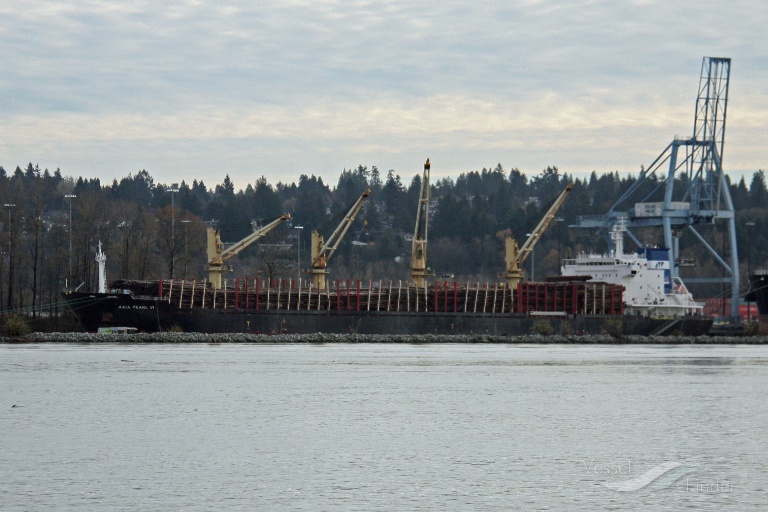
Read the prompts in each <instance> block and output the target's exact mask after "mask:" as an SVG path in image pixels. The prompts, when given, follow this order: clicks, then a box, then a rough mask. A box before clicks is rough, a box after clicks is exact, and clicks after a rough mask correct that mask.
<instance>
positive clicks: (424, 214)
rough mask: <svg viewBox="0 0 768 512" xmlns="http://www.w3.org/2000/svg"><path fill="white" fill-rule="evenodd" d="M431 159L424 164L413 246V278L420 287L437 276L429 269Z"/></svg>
mask: <svg viewBox="0 0 768 512" xmlns="http://www.w3.org/2000/svg"><path fill="white" fill-rule="evenodd" d="M429 168H430V163H429V158H427V161H426V162H425V163H424V173H423V175H422V178H421V192H420V193H419V206H418V210H417V211H416V228H415V229H414V230H413V242H412V246H411V277H412V278H413V283H414V284H415V285H416V286H418V287H420V288H421V287H423V286H424V279H425V278H427V277H429V276H433V275H435V273H434V272H432V271H431V270H429V269H428V268H427V230H428V228H429V188H430V187H429Z"/></svg>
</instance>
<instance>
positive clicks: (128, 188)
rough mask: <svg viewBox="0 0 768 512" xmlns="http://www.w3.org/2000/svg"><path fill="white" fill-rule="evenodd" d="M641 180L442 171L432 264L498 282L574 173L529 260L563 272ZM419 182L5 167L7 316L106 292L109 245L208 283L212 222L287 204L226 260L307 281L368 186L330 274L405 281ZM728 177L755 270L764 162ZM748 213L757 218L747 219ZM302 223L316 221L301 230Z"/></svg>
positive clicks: (3, 287)
mask: <svg viewBox="0 0 768 512" xmlns="http://www.w3.org/2000/svg"><path fill="white" fill-rule="evenodd" d="M433 172H436V169H435V168H434V167H433ZM636 180H637V177H635V176H631V175H630V176H626V177H621V176H620V175H619V174H618V173H617V172H613V173H605V174H600V175H598V174H597V173H596V172H593V173H592V174H591V175H590V176H589V177H586V178H574V176H572V175H569V174H567V173H561V172H560V171H559V170H558V169H557V167H547V168H546V169H544V170H543V171H541V172H540V173H538V174H536V175H533V176H529V175H526V174H524V173H522V172H521V171H520V170H518V169H516V168H513V169H511V170H509V171H507V170H506V169H504V168H503V167H502V166H501V164H499V165H497V166H496V167H494V168H489V169H485V168H484V169H482V170H480V171H470V172H466V173H462V174H461V175H460V176H458V177H457V178H455V179H452V178H441V179H435V178H434V177H433V179H432V191H431V192H432V207H431V216H430V228H429V253H428V254H429V258H428V261H429V265H430V267H431V268H432V269H434V271H435V272H436V275H437V278H438V279H441V280H457V281H459V282H481V283H486V282H493V281H495V280H496V279H497V277H496V276H497V274H498V273H499V272H502V271H503V270H504V268H503V267H504V255H503V238H504V236H505V235H506V234H507V233H511V234H513V235H514V236H515V237H516V238H518V239H519V240H520V243H521V244H522V241H523V240H524V239H525V237H526V234H527V233H528V232H530V229H531V228H532V226H533V225H534V224H535V222H537V221H538V220H539V218H540V217H541V215H542V214H543V208H544V206H545V205H546V204H547V203H548V202H549V201H550V200H551V199H552V198H554V197H555V196H556V195H557V194H559V193H560V191H561V190H562V189H563V188H564V187H565V186H566V184H567V183H569V182H570V181H574V182H575V186H574V188H573V190H572V192H571V193H570V195H569V197H568V198H567V200H566V202H565V204H564V205H563V207H562V208H561V209H560V211H559V212H558V214H557V215H558V219H557V222H554V223H553V224H552V225H551V226H550V228H549V230H548V231H547V232H546V233H545V235H544V236H543V237H542V239H541V240H540V241H539V243H538V244H537V245H536V248H535V251H534V254H533V255H532V257H531V258H529V261H528V262H527V263H526V269H527V270H531V265H532V264H533V265H535V277H536V278H537V279H542V278H543V277H545V276H546V275H551V274H557V273H558V272H559V261H560V259H562V258H564V257H567V256H569V255H570V256H573V255H576V254H577V253H579V252H581V251H583V250H591V251H594V250H598V251H601V250H606V249H607V242H606V241H605V238H604V234H601V233H596V232H590V231H586V230H581V229H575V228H570V227H569V226H570V225H573V224H575V223H576V222H577V221H578V218H579V217H580V216H582V215H601V214H604V213H605V212H606V211H607V210H608V209H609V208H610V207H611V206H612V205H613V203H614V202H615V200H616V199H617V198H618V197H620V196H621V195H622V194H623V193H624V192H625V191H626V190H628V189H629V188H630V187H631V186H632V185H633V184H634V183H635V182H636ZM657 180H658V178H656V177H654V176H651V177H650V178H649V179H647V180H646V182H645V183H644V185H643V187H644V188H646V189H647V193H648V198H647V199H645V201H660V200H661V198H660V197H656V198H654V197H653V191H654V190H658V189H661V188H663V187H659V186H658V185H659V181H657ZM420 187H421V174H420V172H418V173H417V172H413V173H410V172H409V174H408V175H405V174H404V173H403V176H401V174H399V173H397V172H396V171H394V170H390V171H388V172H386V173H385V174H382V173H381V172H380V171H379V170H378V169H377V168H376V167H375V166H373V167H371V168H368V167H366V166H362V165H361V166H358V167H357V168H355V169H348V170H347V169H345V170H343V171H342V172H341V174H340V176H339V177H338V179H337V180H336V183H335V184H334V185H332V186H331V185H330V184H328V183H326V182H324V180H323V179H322V178H321V177H317V176H314V175H312V176H308V175H301V176H300V177H299V179H298V180H297V181H295V182H291V183H282V182H280V183H277V184H270V183H269V182H268V181H267V180H266V179H265V178H264V177H263V176H262V177H260V178H258V179H256V180H255V181H254V182H253V183H251V184H248V186H247V187H246V188H245V189H244V190H235V187H234V185H233V183H232V181H231V179H230V177H229V176H226V177H224V179H223V181H222V182H221V183H219V184H216V185H214V186H212V187H209V186H208V185H206V184H205V183H204V182H203V180H202V179H201V180H197V179H195V180H193V181H192V183H187V182H186V181H184V182H182V183H179V184H164V183H155V180H154V178H153V177H152V176H151V175H150V173H149V172H147V171H145V170H141V171H138V172H136V173H135V174H130V175H128V176H126V177H124V178H122V179H120V180H114V181H113V182H112V183H110V184H102V183H101V181H100V180H99V179H83V178H77V179H75V178H72V177H69V176H62V173H61V171H60V170H59V169H57V170H56V171H54V172H49V170H48V169H44V170H41V169H40V168H39V167H38V166H35V165H33V164H31V163H30V164H28V165H27V166H26V168H24V169H22V168H21V167H16V169H15V170H14V171H13V172H12V173H10V174H9V173H8V172H6V170H5V169H4V168H3V167H0V198H2V204H3V205H4V208H3V210H4V211H3V212H2V217H1V218H2V222H0V226H2V230H1V231H0V305H2V308H3V310H4V311H6V313H7V312H9V311H16V310H25V311H35V312H36V313H37V312H45V313H56V312H57V311H59V306H58V305H57V304H58V303H59V301H58V298H57V297H58V294H59V292H60V291H61V290H63V289H65V288H67V287H68V288H80V289H84V290H93V289H95V288H96V283H97V266H96V263H95V261H94V256H95V253H96V250H97V248H98V244H99V243H101V244H102V247H103V250H104V252H105V253H106V254H107V274H108V278H109V279H117V278H125V279H159V278H169V277H172V278H187V279H197V280H198V281H200V280H202V279H204V278H205V277H206V273H205V271H204V266H205V264H206V254H205V248H206V235H205V230H206V228H207V226H209V225H214V226H216V227H217V228H218V229H220V232H221V237H222V240H224V241H226V242H236V241H238V240H240V239H242V238H244V237H245V236H247V235H248V234H249V233H251V232H252V230H253V228H254V226H256V225H260V224H264V223H266V222H269V221H270V220H272V219H274V218H276V217H278V216H280V215H281V214H283V213H290V214H291V215H292V221H291V223H284V224H282V225H281V226H280V227H279V228H278V229H276V230H274V231H273V232H272V233H270V235H268V236H267V237H265V238H264V239H262V240H260V241H259V243H257V244H254V245H253V246H251V247H249V248H248V249H246V250H244V251H243V252H242V253H240V255H238V256H236V257H235V258H232V259H231V260H229V261H228V262H227V263H229V264H232V265H233V267H234V272H233V276H259V277H261V278H292V279H295V278H297V277H298V276H299V272H298V270H297V260H299V261H301V267H303V268H305V267H306V266H307V265H308V259H309V240H310V233H311V231H312V230H313V229H318V230H320V231H321V232H323V233H324V234H326V235H328V234H329V233H330V232H331V231H332V230H333V228H334V227H335V225H334V223H333V222H332V220H333V219H337V218H338V216H339V215H341V214H343V213H344V212H345V211H346V210H347V209H348V208H349V206H350V205H351V204H352V203H353V202H354V201H355V200H356V199H357V198H358V197H359V195H360V194H361V193H362V192H363V191H364V190H365V189H367V188H370V189H371V190H372V192H373V193H372V195H371V197H370V198H369V200H368V201H367V203H366V204H365V207H364V209H363V211H362V212H361V213H360V215H359V216H358V218H357V219H356V221H355V224H354V227H353V229H352V230H350V232H349V233H348V234H347V237H346V239H345V243H343V244H342V246H341V248H340V249H339V250H338V251H337V253H336V254H335V255H334V257H333V260H332V261H331V263H330V269H331V272H332V273H331V276H330V278H331V279H337V278H343V279H361V280H364V281H367V280H379V279H383V280H386V281H388V280H394V281H397V280H403V281H405V280H407V279H408V270H409V259H410V242H409V241H408V239H407V237H408V235H410V234H412V231H413V228H414V222H415V213H416V205H417V203H418V198H419V190H420ZM729 187H730V191H731V196H732V198H733V201H734V206H735V208H736V210H737V226H738V228H737V229H738V232H739V233H738V239H739V241H740V244H741V245H740V247H739V255H740V260H741V261H742V264H743V265H744V267H743V269H742V272H743V274H746V270H747V269H746V265H747V262H748V261H749V264H750V265H751V266H752V267H753V268H755V267H757V266H760V265H763V264H765V263H766V261H765V260H766V255H767V254H768V235H766V234H765V233H766V229H765V227H766V226H765V223H764V219H765V218H766V208H768V206H766V198H768V190H767V189H766V182H765V173H764V172H763V171H757V172H755V173H754V174H753V176H752V178H751V180H750V181H749V183H747V181H746V180H745V179H744V178H742V179H740V180H739V181H738V182H736V183H730V182H729ZM677 188H678V189H683V188H684V187H677ZM641 197H644V195H641ZM70 221H71V222H70ZM747 222H750V223H754V224H755V225H754V226H747V224H746V223H747ZM298 226H302V227H303V228H305V229H294V228H296V227H298ZM750 228H751V229H750ZM697 229H700V230H703V231H708V233H707V236H711V237H713V239H714V240H720V239H724V237H723V236H720V235H718V233H720V232H722V230H723V227H722V226H718V225H713V226H709V227H707V226H704V227H701V228H697ZM747 229H749V236H747V233H746V230H747ZM718 230H720V231H718ZM639 236H641V237H642V241H643V242H644V243H646V244H658V245H661V244H662V240H661V232H660V230H659V231H656V232H654V231H650V230H647V231H641V232H639ZM689 237H692V235H690V234H685V233H684V234H683V238H682V239H681V248H682V249H681V251H682V256H683V257H685V258H688V259H695V260H696V266H695V267H692V268H691V269H686V270H685V272H687V273H688V274H689V275H697V276H699V275H701V276H704V275H719V270H718V268H719V267H717V266H716V265H715V262H714V258H713V257H712V256H711V255H709V254H708V253H706V251H701V250H700V246H699V247H696V246H695V240H693V239H692V238H689ZM718 237H719V238H718ZM297 239H298V241H299V242H300V246H299V247H297V246H296V242H297ZM352 242H355V243H352ZM627 245H628V246H631V244H629V243H628V244H627ZM443 275H445V276H446V277H442V276H443ZM450 276H452V277H450ZM684 276H685V274H684ZM302 277H304V275H303V274H302ZM718 286H719V285H718ZM692 288H694V291H696V289H695V287H692ZM719 293H720V292H719V288H709V289H707V288H704V287H703V285H702V287H701V289H700V291H699V294H700V295H702V296H714V295H718V294H719Z"/></svg>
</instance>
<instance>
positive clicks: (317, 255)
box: [307, 189, 371, 290]
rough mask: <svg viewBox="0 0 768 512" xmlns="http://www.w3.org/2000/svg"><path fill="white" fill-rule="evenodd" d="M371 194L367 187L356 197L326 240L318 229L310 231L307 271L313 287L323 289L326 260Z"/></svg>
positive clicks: (326, 266)
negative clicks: (310, 264)
mask: <svg viewBox="0 0 768 512" xmlns="http://www.w3.org/2000/svg"><path fill="white" fill-rule="evenodd" d="M369 195H371V190H370V189H368V190H366V191H365V192H363V193H362V194H360V197H358V198H357V201H355V203H354V204H353V205H352V208H350V209H349V211H347V213H346V214H345V215H344V218H343V219H342V220H341V222H340V223H339V225H338V226H336V229H335V230H334V231H333V233H332V234H331V236H329V237H328V240H327V241H326V240H325V239H324V238H323V235H321V234H320V232H319V231H317V230H315V231H312V254H311V259H312V268H310V269H309V270H308V271H307V273H308V274H310V275H311V276H312V286H313V287H314V288H315V289H320V290H322V289H325V276H327V275H328V273H329V272H328V260H330V259H331V256H333V253H334V252H335V251H336V249H337V248H338V247H339V244H340V243H341V239H342V238H344V235H345V234H346V233H347V230H348V229H349V227H350V226H351V225H352V222H354V220H355V217H357V214H358V213H360V210H361V209H362V208H363V203H365V200H366V199H368V196H369Z"/></svg>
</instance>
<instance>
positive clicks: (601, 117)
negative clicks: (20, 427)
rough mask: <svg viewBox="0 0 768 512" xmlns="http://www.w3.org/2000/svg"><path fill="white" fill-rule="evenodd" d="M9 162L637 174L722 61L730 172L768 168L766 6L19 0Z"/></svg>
mask: <svg viewBox="0 0 768 512" xmlns="http://www.w3.org/2000/svg"><path fill="white" fill-rule="evenodd" d="M0 20H1V21H0V62H2V70H1V71H0V114H1V115H2V123H0V165H2V166H3V167H5V168H6V170H7V171H9V172H11V171H12V170H13V169H15V167H16V166H17V165H20V166H22V167H24V166H25V165H26V164H27V163H28V162H32V163H33V164H38V165H39V166H40V167H41V168H46V167H47V168H49V169H50V170H54V169H56V168H57V167H58V168H60V169H61V171H62V173H63V174H64V175H69V176H74V177H79V176H83V177H86V178H92V177H98V178H100V179H101V180H102V183H105V184H106V183H109V182H111V180H112V179H113V178H121V177H124V176H126V175H128V174H129V173H135V172H137V171H138V170H141V169H146V170H147V171H149V172H150V173H151V174H152V176H154V178H155V181H156V182H157V183H167V184H170V183H173V182H180V181H181V180H186V181H187V182H188V183H191V182H192V180H193V179H198V180H200V179H202V180H203V181H204V182H205V183H206V185H208V186H209V187H212V186H214V185H215V184H217V183H221V182H222V181H223V179H224V176H225V175H227V174H229V175H230V177H231V178H232V180H233V181H234V182H235V185H236V187H237V188H238V189H239V188H243V187H245V186H246V185H247V184H248V183H254V182H255V181H256V179H257V178H258V177H260V176H262V175H264V176H266V177H267V179H268V180H269V181H270V182H271V183H273V184H275V183H277V182H278V181H283V182H292V181H296V180H297V179H298V177H299V175H301V174H308V175H309V174H315V175H319V176H322V177H323V178H324V179H325V180H326V182H330V183H331V184H335V182H336V180H337V178H338V176H339V174H340V173H341V171H342V170H343V169H344V168H351V167H356V166H357V165H359V164H362V165H366V166H368V167H371V166H373V165H375V166H377V167H378V168H379V169H380V170H381V171H382V174H384V173H386V171H387V170H389V169H394V170H395V171H396V172H397V173H398V174H400V175H401V176H403V177H404V178H407V179H408V181H409V180H410V177H412V176H413V175H414V174H416V173H418V172H420V170H421V168H422V164H423V162H424V160H425V159H426V158H427V157H429V158H430V159H431V161H432V175H433V179H434V178H435V177H442V176H449V177H454V178H455V177H456V176H458V175H459V174H460V173H461V172H466V171H472V170H480V169H482V168H483V167H492V166H495V165H496V164H497V163H501V164H502V165H503V166H504V168H505V169H510V168H513V167H517V168H519V169H520V170H521V171H524V172H526V173H529V174H531V175H533V174H536V173H539V172H540V171H541V170H542V169H544V168H545V167H546V166H548V165H556V166H557V167H558V168H559V169H560V170H561V171H563V172H568V173H573V174H577V175H579V173H583V172H591V171H593V170H595V171H597V172H598V173H602V172H607V171H614V170H616V171H619V172H620V173H633V174H636V173H637V172H638V171H639V169H640V165H641V164H645V165H648V164H649V163H650V162H652V161H653V160H654V158H655V157H656V156H658V154H659V153H661V151H662V150H663V149H664V148H665V147H666V146H667V144H668V143H669V142H670V141H671V140H672V138H673V137H674V136H675V135H680V136H690V135H691V132H692V130H693V116H694V106H695V100H696V93H697V87H698V81H699V73H700V70H701V60H702V57H703V56H705V55H706V56H715V57H731V58H732V64H731V81H730V101H729V105H728V119H727V122H728V126H727V130H726V142H725V151H724V166H725V168H726V169H727V170H729V171H730V172H734V173H736V172H745V171H746V172H750V173H751V172H753V171H754V170H757V169H759V168H762V169H765V168H766V167H767V166H768V143H766V142H768V141H767V140H766V138H767V137H766V135H768V37H766V22H767V21H768V2H765V1H762V0H755V1H733V0H731V1H728V2H723V1H722V0H698V1H695V2H694V1H671V0H670V1H651V0H636V1H619V0H607V1H578V2H567V1H564V0H541V1H537V0H529V1H515V0H504V1H483V0H476V1H475V2H465V1H460V2H457V1H440V2H416V1H412V0H411V1H387V0H381V1H375V2H369V1H365V0H360V1H354V2H342V1H324V0H310V1H282V2H279V1H275V2H273V1H258V2H254V1H252V0H248V1H242V2H241V1H231V2H227V1H216V2H214V1H202V2H201V1H192V0H189V1H164V2H149V1H124V2H119V1H109V0H94V1H57V2H51V1H24V2H3V3H2V5H0Z"/></svg>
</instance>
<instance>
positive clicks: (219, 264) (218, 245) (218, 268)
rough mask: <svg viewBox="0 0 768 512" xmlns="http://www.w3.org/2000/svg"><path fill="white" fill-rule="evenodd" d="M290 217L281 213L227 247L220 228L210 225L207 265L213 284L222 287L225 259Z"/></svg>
mask: <svg viewBox="0 0 768 512" xmlns="http://www.w3.org/2000/svg"><path fill="white" fill-rule="evenodd" d="M290 218H291V215H290V214H288V213H286V214H284V215H281V216H280V217H278V218H277V219H275V220H273V221H272V222H270V223H269V224H267V225H266V226H264V227H262V228H260V229H257V230H256V231H254V232H253V233H251V234H250V235H248V236H247V237H245V238H243V239H242V240H240V241H239V242H237V243H236V244H234V245H231V246H229V247H227V248H226V249H224V248H223V247H224V244H223V243H222V242H221V236H220V233H219V230H218V229H216V228H213V227H209V228H208V230H207V235H208V264H207V265H206V270H208V278H209V280H210V282H211V284H212V286H213V287H214V288H215V289H217V290H218V289H219V288H221V273H222V272H224V262H225V261H227V260H228V259H229V258H231V257H232V256H234V255H236V254H238V253H239V252H240V251H242V250H243V249H245V248H246V247H248V246H249V245H251V244H252V243H253V242H255V241H256V240H258V239H259V238H261V237H263V236H264V235H266V234H267V233H269V232H270V231H272V230H273V229H275V228H276V227H277V226H279V225H280V224H281V223H283V222H284V221H286V220H288V219H290ZM227 270H231V268H227Z"/></svg>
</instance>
